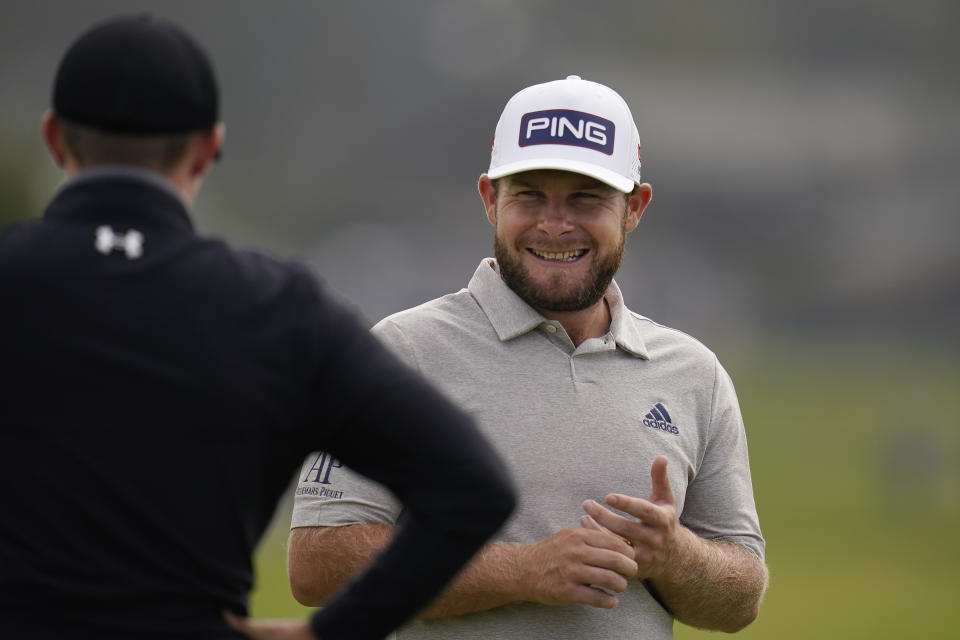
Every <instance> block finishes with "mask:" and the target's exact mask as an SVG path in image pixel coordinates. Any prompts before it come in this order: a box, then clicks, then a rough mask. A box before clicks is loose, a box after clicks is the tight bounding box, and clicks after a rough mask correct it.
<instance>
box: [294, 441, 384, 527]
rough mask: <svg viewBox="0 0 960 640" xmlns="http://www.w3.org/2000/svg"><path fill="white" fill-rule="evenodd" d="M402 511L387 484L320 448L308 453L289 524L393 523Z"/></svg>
mask: <svg viewBox="0 0 960 640" xmlns="http://www.w3.org/2000/svg"><path fill="white" fill-rule="evenodd" d="M400 511H401V504H400V501H399V500H397V498H396V497H395V496H394V495H393V494H392V493H391V492H390V490H388V489H387V488H386V487H384V486H383V485H381V484H379V483H377V482H373V481H372V480H369V479H368V478H366V477H364V476H361V475H360V474H358V473H355V472H353V471H352V470H350V469H349V468H348V467H347V466H345V465H343V464H341V463H340V461H339V460H337V459H336V458H334V457H333V456H332V455H330V454H329V453H327V452H325V451H317V452H314V453H311V454H310V455H309V456H307V458H306V460H304V462H303V467H302V468H301V470H300V475H299V476H298V477H297V488H296V492H295V494H294V503H293V516H292V518H291V521H290V527H291V528H295V527H341V526H345V525H350V524H387V525H394V524H396V522H397V520H398V519H399V517H400Z"/></svg>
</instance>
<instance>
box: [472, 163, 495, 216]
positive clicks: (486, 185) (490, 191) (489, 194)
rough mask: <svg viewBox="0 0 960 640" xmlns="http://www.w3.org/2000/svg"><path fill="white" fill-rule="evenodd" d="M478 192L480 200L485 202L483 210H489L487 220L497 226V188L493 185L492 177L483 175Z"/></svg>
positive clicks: (479, 181) (478, 183) (478, 182)
mask: <svg viewBox="0 0 960 640" xmlns="http://www.w3.org/2000/svg"><path fill="white" fill-rule="evenodd" d="M477 191H479V192H480V199H481V200H483V208H484V209H486V210H487V220H489V221H490V224H492V225H493V226H497V188H496V187H495V186H494V185H493V181H492V180H491V179H490V176H488V175H487V174H483V175H481V176H480V180H478V181H477Z"/></svg>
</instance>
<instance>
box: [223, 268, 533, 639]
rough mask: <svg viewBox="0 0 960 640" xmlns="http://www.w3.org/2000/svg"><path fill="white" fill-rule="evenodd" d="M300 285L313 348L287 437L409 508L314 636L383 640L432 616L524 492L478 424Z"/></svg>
mask: <svg viewBox="0 0 960 640" xmlns="http://www.w3.org/2000/svg"><path fill="white" fill-rule="evenodd" d="M299 284H303V285H306V286H309V287H310V289H308V290H307V291H306V293H307V295H305V296H303V297H304V298H305V300H304V301H303V303H302V304H301V309H299V310H298V311H299V312H300V313H299V314H298V317H297V321H298V322H301V323H302V327H303V333H304V334H305V335H308V336H312V341H311V342H309V343H307V344H298V345H296V347H297V348H298V353H300V351H302V353H303V355H302V357H301V359H300V360H298V362H299V363H301V365H302V366H303V367H304V375H303V379H304V380H305V381H306V386H305V387H304V388H302V389H298V390H295V391H297V392H299V393H298V394H297V395H293V394H291V397H292V402H296V405H294V406H292V407H291V411H292V413H293V414H295V415H297V416H298V419H297V420H296V423H297V425H298V426H297V428H296V430H295V431H291V432H290V433H288V434H282V435H285V436H286V437H290V438H295V439H296V441H297V443H298V444H299V445H301V447H300V448H301V449H302V451H304V452H307V451H311V450H314V449H317V448H321V447H322V448H323V449H324V450H326V451H327V452H329V453H330V455H332V456H336V458H337V459H338V460H342V461H343V463H344V464H346V465H348V466H349V467H350V468H351V469H353V470H354V471H356V472H357V473H359V474H361V475H363V476H366V477H367V478H370V479H371V480H373V481H375V482H376V483H379V484H380V485H383V486H384V487H386V488H388V489H389V490H390V491H391V492H392V493H393V494H394V495H395V496H396V497H397V499H398V500H399V501H400V502H401V503H402V504H403V509H404V511H403V513H404V516H403V518H402V520H401V522H399V523H398V526H397V529H396V533H395V535H394V536H393V537H392V538H391V540H390V542H389V544H388V545H387V546H386V548H384V550H383V552H382V553H380V554H378V555H377V557H376V558H375V559H374V561H373V562H371V563H370V564H369V565H368V566H367V567H365V569H364V570H363V571H362V572H361V573H360V574H359V575H358V576H357V577H356V578H355V579H354V580H352V581H351V582H350V584H349V585H348V586H347V587H346V588H345V589H343V590H341V591H339V592H338V593H337V594H336V596H335V597H333V598H332V599H331V600H330V601H329V602H327V603H326V604H325V606H324V607H323V609H322V610H320V611H318V612H317V613H316V614H314V615H313V617H312V618H311V620H310V626H311V627H312V630H313V633H314V634H315V635H316V636H317V637H318V638H320V639H321V640H326V639H327V638H351V639H355V640H366V639H369V640H374V639H377V640H379V639H382V638H383V637H384V636H386V635H387V634H388V633H389V632H390V631H392V630H393V629H395V628H397V627H398V626H400V625H401V624H403V623H404V622H405V621H406V620H408V619H409V618H411V617H413V616H414V615H415V614H416V613H417V612H418V611H420V610H421V609H422V608H423V607H425V606H426V605H427V604H428V603H429V602H430V601H431V600H432V599H433V597H434V596H435V595H436V594H437V593H438V592H439V591H440V590H441V589H442V588H443V586H444V585H445V584H446V583H447V582H448V581H449V580H450V579H451V578H452V577H453V576H454V575H455V574H456V572H457V571H458V570H459V569H460V568H461V567H462V566H463V565H464V564H465V563H466V562H467V561H468V560H469V559H470V557H471V556H472V555H473V554H474V553H475V552H476V551H477V550H478V549H479V548H480V546H481V545H482V544H483V543H484V542H485V541H486V540H487V539H488V538H490V536H492V535H493V534H494V533H495V532H496V531H497V530H498V529H499V528H500V526H501V525H502V524H503V523H504V522H505V521H506V519H507V517H508V516H509V515H510V513H511V512H512V510H513V507H514V505H515V503H516V496H515V491H514V488H513V485H512V482H511V480H510V476H509V473H508V470H507V468H506V466H505V465H504V463H503V461H502V460H501V459H500V457H499V456H498V455H497V453H496V452H495V451H494V450H493V448H492V447H491V445H490V444H489V442H488V441H487V440H486V438H485V437H484V436H483V435H482V434H481V433H480V432H479V430H478V429H477V428H476V426H475V424H474V422H473V419H472V418H471V417H470V416H468V415H467V414H466V413H464V412H463V411H461V410H460V409H458V408H457V407H455V406H454V405H453V403H452V402H450V401H449V400H448V399H447V398H446V397H445V396H443V395H442V394H441V393H440V392H438V391H437V390H436V389H435V388H434V387H433V386H432V385H430V384H429V383H427V382H426V381H425V380H424V379H423V378H422V377H421V376H419V375H418V374H416V373H415V372H414V371H413V370H412V369H410V368H409V367H407V366H406V365H404V364H403V363H402V362H400V360H398V359H397V358H396V357H395V356H394V355H392V354H391V353H390V352H389V351H387V349H386V348H385V347H383V346H382V345H381V344H380V343H379V342H378V341H377V340H376V339H375V338H374V337H373V336H372V335H370V333H369V331H368V330H367V329H366V327H364V326H363V325H362V324H361V323H360V322H358V320H357V319H356V318H355V317H354V316H353V314H352V313H351V312H349V311H348V310H347V309H345V308H344V307H342V306H341V305H340V304H338V303H336V302H334V301H333V300H331V299H329V298H326V297H325V296H324V294H323V293H322V292H321V291H319V290H317V289H316V288H315V287H314V286H313V285H312V281H311V280H310V279H304V281H303V282H301V283H299ZM291 286H292V285H291ZM311 293H312V294H313V295H312V296H309V294H311ZM308 296H309V297H308ZM313 305H315V306H313ZM278 437H279V434H278ZM324 562H331V563H333V562H336V558H333V557H331V558H326V559H324ZM235 623H237V624H240V625H248V629H247V630H246V631H245V632H246V633H248V635H251V637H283V636H282V634H283V632H284V630H282V629H281V630H278V631H277V633H280V634H281V635H279V636H277V635H270V636H262V635H259V634H260V632H261V631H265V629H264V626H265V625H266V624H267V623H264V624H262V625H250V622H249V621H244V620H240V621H239V622H237V621H235ZM301 630H302V629H300V628H299V627H298V628H295V629H294V631H293V632H294V633H299V632H300V631H301Z"/></svg>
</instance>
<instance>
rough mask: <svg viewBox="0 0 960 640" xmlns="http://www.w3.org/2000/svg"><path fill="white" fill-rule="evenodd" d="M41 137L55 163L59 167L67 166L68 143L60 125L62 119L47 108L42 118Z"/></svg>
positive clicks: (64, 167)
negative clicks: (64, 139)
mask: <svg viewBox="0 0 960 640" xmlns="http://www.w3.org/2000/svg"><path fill="white" fill-rule="evenodd" d="M40 137H42V138H43V143H44V144H45V145H46V146H47V151H49V152H50V157H51V158H53V163H54V164H55V165H57V168H59V169H66V168H67V145H66V143H65V142H64V141H63V129H62V128H61V127H60V121H59V120H57V116H55V115H54V114H53V112H52V111H50V110H47V112H46V113H44V114H43V117H41V118H40Z"/></svg>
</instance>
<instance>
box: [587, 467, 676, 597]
mask: <svg viewBox="0 0 960 640" xmlns="http://www.w3.org/2000/svg"><path fill="white" fill-rule="evenodd" d="M650 477H651V479H652V480H653V489H652V491H651V493H650V499H649V500H644V499H642V498H634V497H631V496H625V495H622V494H618V493H611V494H609V495H608V496H606V498H605V500H604V501H605V502H606V503H607V504H608V505H610V506H611V507H613V508H615V509H618V510H620V511H623V512H624V513H627V514H629V515H631V516H634V518H636V520H634V519H632V518H627V517H624V516H621V515H618V514H616V513H614V512H612V511H610V510H609V509H606V508H604V507H603V506H601V505H600V504H598V503H596V502H594V501H593V500H587V501H585V502H584V503H583V509H584V511H586V512H587V514H589V515H587V516H583V517H582V518H581V519H580V523H581V524H582V525H583V526H584V527H585V528H587V529H590V530H596V531H601V530H606V531H608V532H611V533H614V534H616V535H618V536H620V537H621V538H623V539H624V540H626V541H628V542H629V543H630V544H631V545H632V546H633V551H634V555H633V557H634V559H635V560H636V561H637V566H638V572H637V577H638V578H640V579H642V580H646V579H651V578H657V577H659V576H660V575H661V574H662V573H663V572H664V570H665V568H666V567H667V566H668V565H669V563H670V560H671V557H672V556H673V555H674V554H675V553H676V551H677V547H678V545H679V544H680V538H679V536H678V530H679V516H678V514H677V505H676V501H675V500H674V497H673V489H672V488H671V487H670V478H669V477H668V476H667V458H666V457H665V456H658V457H657V459H656V460H654V461H653V466H652V467H651V469H650Z"/></svg>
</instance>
